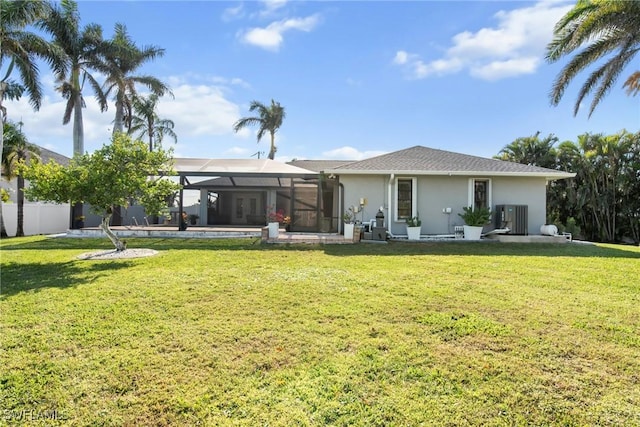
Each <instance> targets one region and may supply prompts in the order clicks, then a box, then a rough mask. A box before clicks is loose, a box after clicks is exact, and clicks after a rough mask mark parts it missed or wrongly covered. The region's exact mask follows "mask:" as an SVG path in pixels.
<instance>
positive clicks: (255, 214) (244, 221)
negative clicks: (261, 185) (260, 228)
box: [231, 192, 264, 225]
mask: <svg viewBox="0 0 640 427" xmlns="http://www.w3.org/2000/svg"><path fill="white" fill-rule="evenodd" d="M262 206H263V203H262V193H260V192H241V193H235V194H234V195H233V201H232V207H231V223H232V224H237V225H264V220H263V219H262V218H263V217H264V208H263V207H262Z"/></svg>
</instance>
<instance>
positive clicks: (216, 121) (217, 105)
mask: <svg viewBox="0 0 640 427" xmlns="http://www.w3.org/2000/svg"><path fill="white" fill-rule="evenodd" d="M164 80H165V81H167V82H169V83H170V86H171V87H172V90H173V93H174V96H175V99H171V98H170V97H168V96H165V97H163V98H161V99H160V101H159V102H158V115H159V116H160V117H161V118H166V119H171V120H173V122H174V123H175V129H174V131H175V132H176V134H177V135H178V142H179V143H180V144H179V145H177V146H174V145H173V141H172V140H171V139H169V140H167V144H166V146H167V147H170V146H174V147H175V148H176V151H178V150H182V149H184V148H186V147H187V146H189V145H190V143H191V142H193V141H196V140H203V141H207V140H209V139H215V138H234V137H237V136H238V137H249V136H251V135H252V133H251V130H250V129H245V130H243V131H241V132H239V134H238V135H236V134H235V133H234V132H233V124H234V123H235V122H236V121H237V120H238V119H239V118H240V117H241V115H240V106H239V105H238V104H236V103H234V102H233V101H231V100H230V99H228V97H227V94H228V93H229V92H231V89H230V87H231V86H234V85H239V86H240V87H246V86H248V84H247V83H246V82H244V81H243V80H241V79H237V78H224V77H219V76H197V77H194V76H189V75H185V76H172V77H168V78H166V79H164ZM214 82H217V83H214ZM85 101H86V104H87V107H86V108H84V109H83V123H84V134H85V144H84V145H85V151H88V152H93V151H94V150H96V149H98V148H100V147H101V146H102V145H104V144H106V143H108V142H109V141H110V139H111V131H112V129H113V123H112V122H113V118H114V114H115V107H114V105H112V104H110V105H109V109H108V111H107V112H106V113H100V109H99V108H98V105H97V102H96V101H95V99H94V98H93V97H92V96H91V95H90V93H89V92H87V94H86V95H85ZM65 104H66V101H65V100H63V99H62V98H61V97H60V96H59V95H57V94H51V95H47V96H45V97H44V99H43V102H42V106H41V108H40V111H38V112H34V111H33V109H32V108H31V106H30V105H29V103H28V99H27V97H23V98H22V99H21V100H20V101H7V102H5V105H6V107H7V109H8V114H9V119H10V120H13V121H16V122H18V121H22V122H23V123H24V125H23V130H24V132H25V134H26V135H27V137H28V138H29V141H30V142H32V143H34V144H38V145H40V146H43V147H47V148H49V149H51V150H53V151H56V152H58V153H60V154H63V155H66V156H69V157H70V156H71V155H72V154H73V139H72V131H73V124H72V123H69V124H68V125H62V116H63V113H64V108H65Z"/></svg>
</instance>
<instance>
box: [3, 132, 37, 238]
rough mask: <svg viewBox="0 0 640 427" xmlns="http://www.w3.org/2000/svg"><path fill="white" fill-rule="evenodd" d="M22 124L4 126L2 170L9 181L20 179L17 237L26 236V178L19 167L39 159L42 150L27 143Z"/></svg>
mask: <svg viewBox="0 0 640 427" xmlns="http://www.w3.org/2000/svg"><path fill="white" fill-rule="evenodd" d="M21 127H22V124H21V123H20V125H19V127H18V126H16V125H15V124H14V123H11V122H7V123H5V124H4V126H3V131H4V135H5V140H6V144H5V145H4V147H3V151H2V170H3V171H4V175H5V176H6V178H7V180H8V181H11V180H12V179H13V178H18V229H17V232H16V236H17V237H21V236H24V177H23V176H22V173H20V171H19V169H18V166H19V165H20V163H21V162H26V161H28V160H30V159H33V158H37V157H38V155H39V154H40V150H39V149H38V147H36V146H35V145H33V144H30V143H29V141H27V137H26V136H25V134H24V133H23V132H22V129H21Z"/></svg>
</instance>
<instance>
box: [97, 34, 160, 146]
mask: <svg viewBox="0 0 640 427" xmlns="http://www.w3.org/2000/svg"><path fill="white" fill-rule="evenodd" d="M109 43H110V44H111V46H112V49H109V51H108V54H107V55H105V58H104V62H105V65H106V67H107V68H108V70H109V72H108V74H107V78H106V81H105V83H104V86H103V88H104V94H105V96H109V94H110V93H111V92H112V91H113V92H115V94H114V98H115V104H116V117H115V120H114V124H113V133H114V134H115V133H116V132H122V131H123V128H124V123H123V117H124V114H125V113H124V110H125V108H126V106H130V105H131V103H132V98H133V97H135V95H136V94H137V91H136V84H141V85H143V86H145V87H146V88H147V89H149V91H151V93H152V94H155V95H158V96H163V95H164V94H165V93H166V92H169V93H171V92H170V90H169V87H168V86H167V85H166V84H164V83H163V82H161V81H160V80H159V79H157V78H155V77H153V76H146V75H142V76H135V75H132V73H133V72H135V71H136V70H137V69H138V68H139V67H140V66H141V65H143V64H144V63H145V62H146V61H148V60H153V59H155V58H157V57H159V56H163V55H164V49H161V48H159V47H156V46H145V47H143V48H138V47H137V46H136V45H135V44H134V42H133V41H132V40H131V37H129V34H127V28H126V27H125V26H124V25H123V24H116V26H115V34H114V36H113V39H112V40H110V41H109Z"/></svg>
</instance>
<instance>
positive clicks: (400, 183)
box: [396, 178, 417, 221]
mask: <svg viewBox="0 0 640 427" xmlns="http://www.w3.org/2000/svg"><path fill="white" fill-rule="evenodd" d="M396 196H397V199H396V221H402V220H405V219H407V218H411V217H414V216H416V215H417V214H416V206H415V202H416V179H415V178H398V179H397V180H396Z"/></svg>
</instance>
